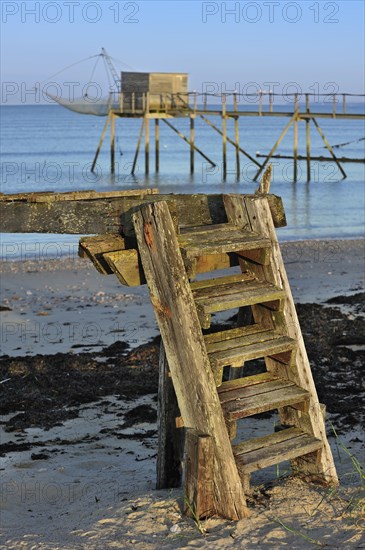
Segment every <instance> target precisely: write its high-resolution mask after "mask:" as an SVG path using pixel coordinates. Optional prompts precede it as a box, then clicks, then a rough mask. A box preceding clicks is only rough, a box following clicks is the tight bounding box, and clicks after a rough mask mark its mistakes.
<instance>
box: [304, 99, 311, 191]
mask: <svg viewBox="0 0 365 550" xmlns="http://www.w3.org/2000/svg"><path fill="white" fill-rule="evenodd" d="M305 109H306V112H307V113H309V111H310V109H309V95H308V94H305ZM310 123H311V121H310V118H307V119H306V120H305V136H306V144H307V181H310V180H311V133H310V132H311V129H310Z"/></svg>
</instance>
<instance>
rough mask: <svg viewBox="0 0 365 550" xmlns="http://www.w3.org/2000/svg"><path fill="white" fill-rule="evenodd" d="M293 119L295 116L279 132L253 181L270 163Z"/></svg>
mask: <svg viewBox="0 0 365 550" xmlns="http://www.w3.org/2000/svg"><path fill="white" fill-rule="evenodd" d="M294 117H295V115H294V116H292V118H291V119H290V120H289V122H288V124H287V125H286V126H285V128H284V130H283V131H282V132H281V134H280V136H279V139H278V140H277V141H276V143H275V145H274V147H273V148H272V149H271V151H270V153H269V154H268V156H267V157H266V159H265V161H264V163H263V164H262V165H261V168H260V169H259V170H258V171H257V173H256V175H255V177H254V179H253V181H257V179H258V177H259V176H260V174H261V172H262V171H263V170H264V168H265V166H266V165H267V163H268V162H269V161H270V159H271V157H272V156H273V154H274V153H275V151H276V149H277V148H278V147H279V145H280V143H281V142H282V140H283V138H284V137H285V134H286V133H287V131H288V130H289V128H290V126H291V125H292V124H293V121H294Z"/></svg>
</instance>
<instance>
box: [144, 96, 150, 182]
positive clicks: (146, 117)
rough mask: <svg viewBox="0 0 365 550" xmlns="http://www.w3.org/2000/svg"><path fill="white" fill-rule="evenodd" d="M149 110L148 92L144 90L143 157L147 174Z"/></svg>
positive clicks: (148, 161)
mask: <svg viewBox="0 0 365 550" xmlns="http://www.w3.org/2000/svg"><path fill="white" fill-rule="evenodd" d="M149 112H150V93H149V92H146V94H145V109H144V113H145V117H144V125H145V131H144V155H145V157H144V159H145V162H144V164H145V173H146V174H149V171H150V119H149V117H148V115H149Z"/></svg>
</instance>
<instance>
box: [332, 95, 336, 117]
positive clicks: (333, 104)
mask: <svg viewBox="0 0 365 550" xmlns="http://www.w3.org/2000/svg"><path fill="white" fill-rule="evenodd" d="M336 103H337V96H336V94H333V97H332V114H333V118H336Z"/></svg>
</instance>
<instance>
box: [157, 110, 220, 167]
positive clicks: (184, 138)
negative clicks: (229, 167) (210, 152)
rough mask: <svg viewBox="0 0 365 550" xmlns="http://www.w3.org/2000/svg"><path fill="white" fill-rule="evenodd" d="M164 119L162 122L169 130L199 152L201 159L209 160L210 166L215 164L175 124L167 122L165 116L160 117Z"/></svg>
mask: <svg viewBox="0 0 365 550" xmlns="http://www.w3.org/2000/svg"><path fill="white" fill-rule="evenodd" d="M162 120H163V121H164V123H165V124H166V125H167V126H168V127H169V128H171V130H173V131H174V132H175V133H176V134H177V135H178V136H179V137H181V139H183V140H184V141H185V142H186V143H187V144H188V145H190V147H192V148H193V149H194V150H195V151H197V152H198V153H199V155H201V156H202V157H203V159H205V160H206V161H207V162H209V164H211V166H214V167H215V166H216V164H215V162H213V161H212V160H211V159H210V158H209V157H207V155H205V154H204V153H203V151H201V150H200V149H199V148H198V147H197V146H196V145H194V144H193V143H192V142H191V141H190V140H189V139H188V138H187V137H186V136H184V134H183V133H181V132H180V131H179V130H178V129H177V128H175V126H173V125H172V124H171V122H169V121H168V120H166V119H165V118H163V119H162Z"/></svg>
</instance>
